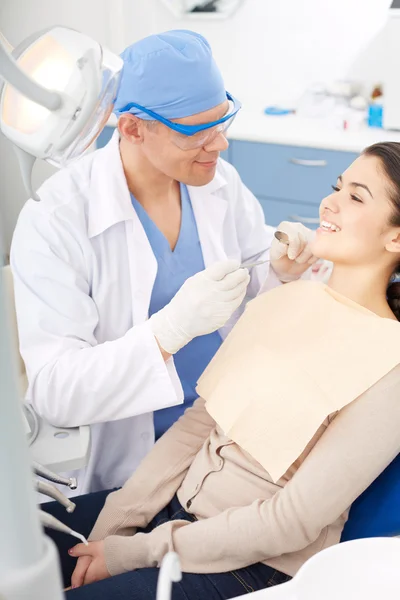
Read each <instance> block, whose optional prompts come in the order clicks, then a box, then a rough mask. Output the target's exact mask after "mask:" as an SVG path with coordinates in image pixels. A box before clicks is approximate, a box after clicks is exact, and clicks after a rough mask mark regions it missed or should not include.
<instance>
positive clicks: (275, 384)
mask: <svg viewBox="0 0 400 600" xmlns="http://www.w3.org/2000/svg"><path fill="white" fill-rule="evenodd" d="M399 363H400V323H399V322H397V321H394V320H390V319H385V318H381V317H378V316H377V315H375V314H374V313H372V312H370V311H369V310H367V309H365V308H363V307H362V306H360V305H358V304H356V303H355V302H353V301H351V300H349V299H348V298H346V297H344V296H342V295H341V294H338V293H336V292H334V291H333V290H332V289H330V288H329V287H328V286H327V285H324V284H321V283H317V282H310V281H296V282H294V283H289V284H286V285H283V286H280V287H278V288H275V289H274V290H272V291H270V292H267V293H265V294H262V295H260V296H258V297H257V298H256V299H255V300H253V301H252V302H250V303H249V304H248V305H247V308H246V310H245V313H244V315H243V316H242V317H241V319H240V320H239V321H238V323H237V325H236V326H235V327H234V329H233V330H232V332H231V333H230V334H229V336H228V337H227V339H226V341H225V342H224V344H223V345H222V347H221V349H220V350H219V352H218V353H217V354H216V356H215V358H214V359H213V360H212V361H211V363H210V364H209V366H208V367H207V369H206V370H205V372H204V374H203V375H202V377H201V378H200V380H199V382H198V386H197V392H198V394H199V396H201V397H202V398H204V399H205V400H206V409H207V411H208V413H209V414H210V416H211V417H212V418H213V419H214V420H215V421H216V423H217V424H218V425H219V426H220V427H221V429H222V430H223V431H224V433H225V435H227V436H228V437H229V438H230V439H231V440H232V441H234V442H235V443H236V444H238V445H239V446H240V447H241V448H242V449H243V450H245V451H246V452H248V453H249V454H250V455H251V456H252V457H253V458H254V459H255V460H257V461H258V462H259V463H260V464H261V465H262V466H263V467H264V469H265V470H266V471H267V472H268V473H269V475H270V477H271V478H272V480H273V481H274V482H276V481H278V480H279V479H280V478H281V477H282V476H283V475H284V474H285V473H286V471H287V470H288V469H289V467H290V466H291V465H292V464H293V463H294V462H295V461H296V460H297V459H298V458H299V456H300V455H301V454H302V452H303V450H304V449H305V448H306V446H307V444H308V443H309V442H310V440H311V439H312V438H313V436H314V435H315V433H316V432H317V430H318V429H319V427H320V426H321V425H322V423H323V422H324V421H325V419H326V418H327V417H328V416H329V415H330V414H332V413H335V412H336V411H339V410H340V409H342V408H343V407H344V406H346V405H347V404H349V403H350V402H352V401H353V400H355V399H356V398H358V397H359V396H360V395H361V394H362V393H363V392H365V391H366V390H368V389H369V388H370V387H372V386H373V385H374V384H375V383H376V382H377V381H379V380H380V379H381V378H382V377H384V376H385V375H386V374H387V373H388V372H389V371H391V370H392V369H393V368H394V367H395V366H396V365H398V364H399ZM377 410H379V407H377Z"/></svg>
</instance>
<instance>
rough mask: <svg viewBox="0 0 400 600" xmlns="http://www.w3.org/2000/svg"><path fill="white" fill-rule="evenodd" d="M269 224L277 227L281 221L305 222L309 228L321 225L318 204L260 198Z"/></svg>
mask: <svg viewBox="0 0 400 600" xmlns="http://www.w3.org/2000/svg"><path fill="white" fill-rule="evenodd" d="M258 200H259V202H260V204H261V206H262V209H263V211H264V215H265V222H266V224H267V225H272V226H273V227H277V226H278V225H279V223H281V221H293V222H296V223H303V225H305V226H306V227H308V228H309V229H316V228H317V227H318V225H319V214H318V209H319V207H318V205H316V204H305V203H301V202H288V201H286V200H281V199H280V198H258Z"/></svg>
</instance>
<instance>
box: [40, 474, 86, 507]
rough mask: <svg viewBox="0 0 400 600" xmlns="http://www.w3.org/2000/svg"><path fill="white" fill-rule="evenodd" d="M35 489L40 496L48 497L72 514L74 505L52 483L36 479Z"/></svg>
mask: <svg viewBox="0 0 400 600" xmlns="http://www.w3.org/2000/svg"><path fill="white" fill-rule="evenodd" d="M35 487H36V491H37V492H39V493H40V494H45V495H46V496H50V498H53V500H56V501H57V502H59V503H60V504H61V505H62V506H64V508H65V509H66V511H67V512H68V513H73V512H74V510H75V508H76V504H74V503H73V502H71V500H70V499H69V498H67V497H66V496H64V494H62V493H61V492H60V490H58V489H57V488H56V487H55V486H54V485H53V484H52V483H46V482H45V481H39V480H38V479H36V480H35Z"/></svg>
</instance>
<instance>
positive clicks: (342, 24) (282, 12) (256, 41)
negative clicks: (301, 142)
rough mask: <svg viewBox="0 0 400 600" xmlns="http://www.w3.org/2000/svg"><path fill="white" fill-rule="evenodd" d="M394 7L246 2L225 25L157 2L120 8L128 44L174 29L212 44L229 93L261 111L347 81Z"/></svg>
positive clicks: (355, 1) (381, 1) (381, 0)
mask: <svg viewBox="0 0 400 600" xmlns="http://www.w3.org/2000/svg"><path fill="white" fill-rule="evenodd" d="M390 3H391V0H245V1H244V2H243V3H242V5H241V7H240V8H239V10H238V11H237V12H236V13H235V14H234V16H233V17H232V18H230V19H228V20H226V21H219V20H215V21H212V20H193V19H190V18H183V19H177V18H175V17H174V16H173V15H172V14H171V13H170V12H169V10H168V9H167V8H166V7H165V6H164V5H163V3H162V2H161V1H160V0H142V1H140V0H137V1H136V2H135V1H134V0H126V1H125V15H126V17H125V21H124V24H125V29H124V39H125V43H126V45H127V44H130V43H132V42H133V41H135V40H137V39H139V38H140V37H143V36H144V35H149V34H151V33H156V32H159V31H165V30H167V29H172V28H183V29H185V28H187V29H195V30H196V31H199V32H200V33H203V34H204V35H205V36H206V37H207V39H208V40H209V41H210V43H211V45H212V47H213V51H214V55H215V57H216V59H217V62H218V64H219V65H220V67H221V69H222V72H223V74H224V77H225V82H226V86H227V88H228V89H229V90H230V91H231V92H232V93H233V94H234V95H236V96H238V97H239V98H240V99H241V100H242V101H243V102H246V103H247V104H248V105H250V104H252V105H254V106H255V107H258V108H259V107H263V106H265V105H266V104H269V103H273V102H284V103H287V104H290V103H293V102H295V101H296V100H297V99H298V97H299V95H300V94H301V93H302V91H303V90H304V88H305V86H307V85H308V84H310V83H314V82H316V81H321V80H322V81H330V80H332V79H335V78H340V77H343V76H345V75H346V72H347V70H348V69H349V67H350V65H351V64H352V63H353V61H354V60H355V58H356V57H357V55H358V54H359V52H360V50H361V49H362V48H363V47H365V45H366V44H367V43H368V42H369V40H370V39H371V38H372V37H373V36H374V35H375V33H376V32H377V31H378V30H379V28H380V27H381V26H382V25H383V23H384V19H386V16H387V9H388V6H389V5H390Z"/></svg>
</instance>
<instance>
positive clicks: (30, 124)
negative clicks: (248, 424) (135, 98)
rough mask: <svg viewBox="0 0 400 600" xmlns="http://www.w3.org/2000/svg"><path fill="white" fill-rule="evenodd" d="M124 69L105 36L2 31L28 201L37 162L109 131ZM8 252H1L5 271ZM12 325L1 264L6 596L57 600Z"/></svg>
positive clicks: (0, 445) (0, 542)
mask: <svg viewBox="0 0 400 600" xmlns="http://www.w3.org/2000/svg"><path fill="white" fill-rule="evenodd" d="M122 65H123V63H122V60H121V59H120V58H119V57H118V56H116V55H114V54H112V53H111V52H109V51H108V50H107V49H105V48H102V47H101V46H100V45H99V44H98V43H97V42H95V41H93V40H92V39H90V38H89V37H87V36H85V35H82V34H80V33H78V32H76V31H73V30H71V29H67V28H64V27H54V28H51V29H48V30H46V31H43V32H41V33H39V34H36V35H34V36H31V37H30V38H28V39H27V40H25V41H24V42H23V43H22V44H20V45H19V46H18V47H17V48H15V49H14V50H12V52H11V53H10V52H9V46H8V44H7V42H6V41H5V40H4V38H3V36H0V80H1V79H2V80H4V82H0V129H1V131H2V133H3V134H4V135H5V137H7V138H8V139H9V140H10V141H11V142H12V143H13V144H14V146H15V148H16V151H17V156H18V160H19V164H20V169H21V173H22V178H23V181H24V185H25V188H26V190H27V192H28V194H29V196H30V197H32V198H34V199H35V200H39V198H38V196H37V194H36V193H35V192H34V191H33V190H32V184H31V172H32V168H33V165H34V162H35V160H36V158H41V159H44V160H45V161H47V162H49V163H51V164H53V165H56V166H58V167H63V166H65V165H67V164H69V163H70V162H71V161H73V160H74V159H75V158H78V157H79V156H81V155H82V154H83V153H84V152H85V151H86V150H87V149H88V148H89V146H90V145H91V144H92V143H93V141H94V140H95V139H96V137H97V136H98V134H99V133H100V132H101V131H102V129H103V127H104V125H105V123H106V122H107V119H108V117H109V115H110V113H111V111H112V107H113V103H114V99H115V96H116V93H117V91H118V85H119V80H120V76H121V71H122ZM3 257H4V252H3V249H2V248H0V267H2V266H3V264H2V263H3V261H4V258H3ZM8 324H9V319H8V315H7V308H6V295H5V281H4V274H3V269H1V268H0V407H1V413H0V481H1V483H2V485H1V494H0V531H1V536H0V597H1V598H2V600H3V599H4V600H16V599H18V600H20V599H22V598H23V599H24V600H25V599H26V600H28V599H31V598H32V599H35V600H37V599H38V598H40V600H58V599H61V598H62V597H63V593H62V582H61V575H60V569H59V565H58V556H57V551H56V548H55V545H54V544H53V542H52V541H51V540H50V539H49V538H48V537H46V536H45V535H43V532H42V530H41V527H40V522H39V516H38V513H37V509H36V503H35V495H34V489H33V485H32V471H31V466H30V458H29V452H28V445H27V440H26V436H25V431H24V427H23V421H22V414H21V410H20V401H19V394H18V386H17V377H16V367H15V365H14V364H13V361H12V356H13V353H12V346H11V342H10V332H9V331H8ZM17 499H18V500H17Z"/></svg>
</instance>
